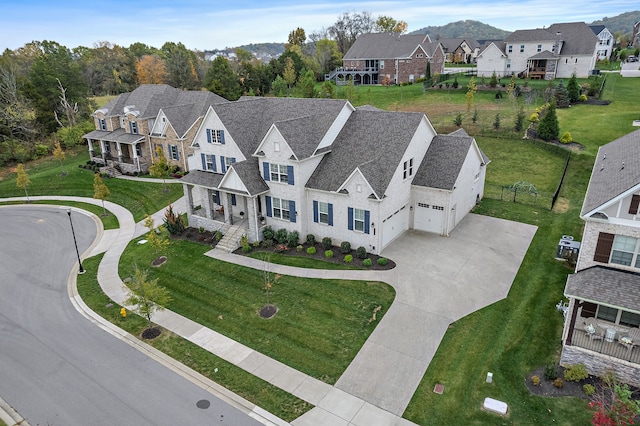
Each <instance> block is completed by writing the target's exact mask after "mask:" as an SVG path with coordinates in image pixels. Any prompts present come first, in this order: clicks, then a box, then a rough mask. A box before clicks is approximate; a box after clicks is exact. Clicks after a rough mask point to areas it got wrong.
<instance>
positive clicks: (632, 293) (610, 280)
mask: <svg viewBox="0 0 640 426" xmlns="http://www.w3.org/2000/svg"><path fill="white" fill-rule="evenodd" d="M564 294H565V295H566V296H567V297H576V298H578V299H581V300H587V301H589V302H595V303H602V304H606V305H610V306H615V307H619V308H624V309H627V310H631V311H636V312H640V274H638V273H637V272H631V271H622V270H620V269H614V268H609V267H606V266H592V267H591V268H587V269H583V270H581V271H579V272H576V273H575V274H572V275H569V277H568V278H567V285H566V287H565V289H564Z"/></svg>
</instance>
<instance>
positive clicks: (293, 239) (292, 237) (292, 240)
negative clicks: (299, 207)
mask: <svg viewBox="0 0 640 426" xmlns="http://www.w3.org/2000/svg"><path fill="white" fill-rule="evenodd" d="M298 244H300V234H298V231H291V232H289V235H287V245H288V246H289V247H292V248H293V247H295V246H297V245H298Z"/></svg>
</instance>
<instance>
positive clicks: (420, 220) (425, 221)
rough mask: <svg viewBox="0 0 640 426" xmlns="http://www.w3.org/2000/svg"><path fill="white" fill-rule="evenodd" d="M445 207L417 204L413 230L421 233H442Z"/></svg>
mask: <svg viewBox="0 0 640 426" xmlns="http://www.w3.org/2000/svg"><path fill="white" fill-rule="evenodd" d="M443 219H444V207H442V206H434V205H432V204H425V203H417V204H416V213H415V215H414V218H413V228H414V229H417V230H419V231H427V232H435V233H438V234H441V233H442V221H443Z"/></svg>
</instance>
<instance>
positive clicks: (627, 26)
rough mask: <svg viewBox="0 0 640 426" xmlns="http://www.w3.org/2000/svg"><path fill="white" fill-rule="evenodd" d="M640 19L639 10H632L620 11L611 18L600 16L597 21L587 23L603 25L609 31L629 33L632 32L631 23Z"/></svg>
mask: <svg viewBox="0 0 640 426" xmlns="http://www.w3.org/2000/svg"><path fill="white" fill-rule="evenodd" d="M638 21H640V10H636V11H633V12H625V13H621V14H620V15H618V16H614V17H612V18H607V17H605V18H602V19H600V20H599V21H593V22H592V23H591V24H589V25H604V26H606V27H607V28H608V29H609V31H611V33H612V34H613V33H615V32H616V31H619V32H620V33H621V34H626V35H629V36H630V35H631V33H632V32H633V24H635V23H636V22H638Z"/></svg>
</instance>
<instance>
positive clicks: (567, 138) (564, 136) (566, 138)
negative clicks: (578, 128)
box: [560, 132, 573, 143]
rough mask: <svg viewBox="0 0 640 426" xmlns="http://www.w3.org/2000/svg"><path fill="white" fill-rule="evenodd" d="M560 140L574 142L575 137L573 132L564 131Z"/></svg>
mask: <svg viewBox="0 0 640 426" xmlns="http://www.w3.org/2000/svg"><path fill="white" fill-rule="evenodd" d="M560 142H561V143H571V142H573V138H572V137H571V133H569V132H564V133H563V134H562V137H561V138H560Z"/></svg>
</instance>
